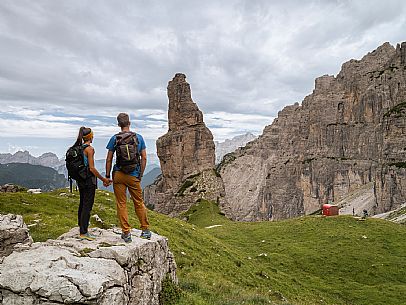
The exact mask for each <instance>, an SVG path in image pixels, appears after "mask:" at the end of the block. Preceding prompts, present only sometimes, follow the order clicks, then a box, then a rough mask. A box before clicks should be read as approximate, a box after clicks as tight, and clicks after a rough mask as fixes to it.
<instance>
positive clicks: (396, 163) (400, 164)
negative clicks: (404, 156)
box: [388, 162, 406, 168]
mask: <svg viewBox="0 0 406 305" xmlns="http://www.w3.org/2000/svg"><path fill="white" fill-rule="evenodd" d="M388 165H389V166H396V167H398V168H406V162H393V163H389V164H388Z"/></svg>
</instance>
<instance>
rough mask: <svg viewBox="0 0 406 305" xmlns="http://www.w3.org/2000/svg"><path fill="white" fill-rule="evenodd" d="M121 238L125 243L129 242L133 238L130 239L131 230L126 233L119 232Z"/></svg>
mask: <svg viewBox="0 0 406 305" xmlns="http://www.w3.org/2000/svg"><path fill="white" fill-rule="evenodd" d="M121 238H122V239H123V240H124V241H125V242H126V243H130V242H132V241H133V240H132V239H131V232H128V233H127V234H126V233H124V232H123V233H121Z"/></svg>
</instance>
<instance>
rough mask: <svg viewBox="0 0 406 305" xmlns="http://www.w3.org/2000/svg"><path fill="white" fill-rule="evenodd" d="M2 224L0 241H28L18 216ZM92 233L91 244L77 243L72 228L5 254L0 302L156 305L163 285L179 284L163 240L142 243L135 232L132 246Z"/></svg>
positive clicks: (107, 233)
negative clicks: (167, 279)
mask: <svg viewBox="0 0 406 305" xmlns="http://www.w3.org/2000/svg"><path fill="white" fill-rule="evenodd" d="M0 220H1V221H0V224H1V226H0V236H1V237H0V238H3V236H14V242H20V243H24V244H27V238H28V243H29V242H30V241H31V240H30V238H29V237H27V234H23V235H22V234H19V232H20V231H21V230H24V233H27V230H26V227H25V225H24V224H22V223H21V221H20V220H21V216H15V215H6V216H2V218H0ZM10 223H12V225H10ZM91 233H92V234H94V235H96V236H97V239H96V240H95V241H82V240H79V239H78V238H77V236H78V229H77V228H74V229H72V230H70V231H69V232H68V233H66V234H64V235H62V236H61V237H59V238H58V239H56V240H48V241H46V242H40V243H34V244H32V246H29V247H19V248H18V249H14V251H13V252H11V251H10V250H7V251H3V252H2V254H3V255H5V257H3V258H2V260H3V261H2V263H1V264H0V301H1V304H25V305H31V304H47V305H50V304H62V303H63V304H102V305H103V304H106V305H107V304H108V305H111V304H117V305H126V304H140V305H141V304H142V305H144V304H159V293H160V292H161V290H162V282H163V281H164V280H165V279H166V278H170V280H172V281H173V282H176V281H177V278H176V264H175V260H174V257H173V255H172V253H171V252H170V251H169V248H168V242H167V239H166V238H165V237H162V236H159V235H157V234H153V236H152V238H151V240H144V239H141V238H139V237H137V236H139V234H140V231H138V230H133V231H132V233H133V236H134V237H133V242H132V243H128V244H126V243H124V242H123V241H122V239H121V238H120V235H119V234H120V231H119V230H117V229H109V230H103V229H99V228H94V229H92V230H91ZM8 240H10V237H9V238H8ZM8 244H10V243H8ZM8 249H10V248H8ZM12 250H13V249H12Z"/></svg>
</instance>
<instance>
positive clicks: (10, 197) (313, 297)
mask: <svg viewBox="0 0 406 305" xmlns="http://www.w3.org/2000/svg"><path fill="white" fill-rule="evenodd" d="M106 194H107V193H106V192H101V191H98V192H97V196H96V201H95V206H94V208H93V212H92V214H98V215H99V216H100V217H101V218H102V219H103V221H104V223H105V224H107V226H109V225H117V219H116V211H115V203H114V199H113V196H112V194H110V195H106ZM112 199H113V200H112ZM77 205H78V195H77V194H76V195H74V196H73V197H62V196H59V195H58V192H54V193H50V194H39V195H29V194H23V193H18V194H0V212H1V213H7V212H12V213H17V214H22V215H23V216H24V220H25V221H26V222H27V223H28V224H30V223H35V222H34V220H35V219H42V220H41V221H40V222H39V225H36V226H33V227H31V233H32V236H33V238H34V240H36V241H41V240H45V239H47V238H55V237H57V236H59V235H60V234H62V233H63V232H65V231H67V230H69V229H70V228H71V227H73V226H75V225H76V213H77V210H76V209H77ZM129 206H130V207H131V208H130V211H129V214H130V222H131V223H132V224H134V225H136V224H138V221H137V220H136V218H135V216H134V215H135V214H134V210H133V207H132V205H131V204H129ZM148 215H149V219H150V222H151V229H152V230H153V231H155V232H157V233H159V234H161V235H164V236H166V237H168V239H169V244H170V248H171V250H172V252H173V253H174V255H175V259H176V262H177V265H178V271H177V273H178V277H179V287H180V288H181V291H182V293H181V297H180V299H179V300H178V301H177V302H175V303H173V302H172V303H173V304H185V305H186V304H188V305H190V304H220V305H226V304H227V305H231V304H404V299H405V298H404V296H405V295H406V251H405V249H406V239H405V238H404V237H405V236H406V227H405V226H403V225H398V224H394V223H391V222H388V221H384V220H379V219H367V220H366V221H357V220H356V219H354V218H352V217H348V216H340V217H329V218H324V217H319V216H311V217H304V218H298V219H292V220H286V221H279V222H258V223H241V222H239V223H236V222H232V221H230V220H228V219H226V218H225V217H224V216H222V215H221V214H220V211H219V209H218V207H217V206H216V205H215V204H212V203H210V202H207V201H201V202H200V203H199V204H197V205H195V206H193V207H192V208H191V209H190V210H189V211H188V212H186V213H185V214H184V215H182V216H181V217H182V218H186V219H188V220H187V222H185V221H183V220H181V219H174V218H169V217H167V216H164V215H161V214H158V213H156V212H153V211H149V214H148ZM213 225H221V226H217V227H212V228H207V227H209V226H213ZM365 237H366V238H365ZM170 291H174V290H173V289H172V288H171V289H170ZM172 301H173V300H172Z"/></svg>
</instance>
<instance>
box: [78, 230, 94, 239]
mask: <svg viewBox="0 0 406 305" xmlns="http://www.w3.org/2000/svg"><path fill="white" fill-rule="evenodd" d="M79 238H80V239H81V240H90V241H92V240H95V239H96V236H94V235H92V234H90V233H89V232H87V233H85V234H80V235H79Z"/></svg>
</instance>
